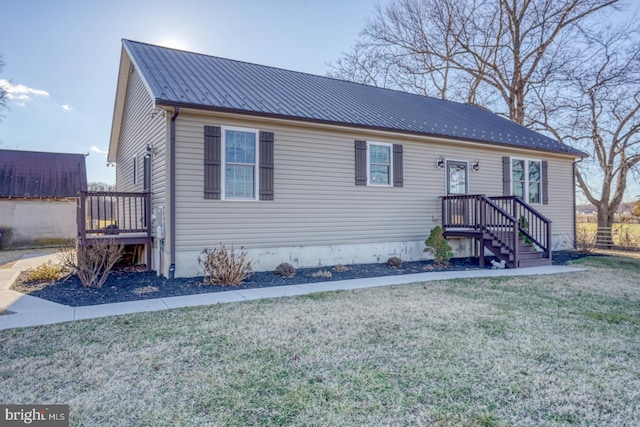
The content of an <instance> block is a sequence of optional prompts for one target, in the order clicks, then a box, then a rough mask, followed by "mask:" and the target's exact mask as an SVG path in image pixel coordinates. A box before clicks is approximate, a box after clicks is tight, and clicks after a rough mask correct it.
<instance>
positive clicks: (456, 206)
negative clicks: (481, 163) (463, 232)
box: [447, 160, 469, 226]
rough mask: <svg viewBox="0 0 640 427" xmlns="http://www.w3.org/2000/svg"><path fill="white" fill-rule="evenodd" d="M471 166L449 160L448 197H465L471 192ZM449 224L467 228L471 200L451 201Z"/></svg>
mask: <svg viewBox="0 0 640 427" xmlns="http://www.w3.org/2000/svg"><path fill="white" fill-rule="evenodd" d="M468 169H469V164H468V163H467V162H460V161H455V160H447V196H463V195H466V194H467V193H468V192H469V174H468ZM448 216H449V218H447V219H448V220H449V221H448V222H449V224H452V225H457V226H466V225H467V223H468V221H467V219H468V218H469V200H467V199H460V200H451V201H450V203H449V212H448Z"/></svg>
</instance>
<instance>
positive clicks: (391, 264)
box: [387, 256, 402, 268]
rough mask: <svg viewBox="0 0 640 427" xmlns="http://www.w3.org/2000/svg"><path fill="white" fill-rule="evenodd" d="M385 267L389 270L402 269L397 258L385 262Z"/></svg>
mask: <svg viewBox="0 0 640 427" xmlns="http://www.w3.org/2000/svg"><path fill="white" fill-rule="evenodd" d="M387 265H388V266H389V267H391V268H400V267H402V260H401V259H400V258H398V257H397V256H392V257H391V258H389V259H388V260H387Z"/></svg>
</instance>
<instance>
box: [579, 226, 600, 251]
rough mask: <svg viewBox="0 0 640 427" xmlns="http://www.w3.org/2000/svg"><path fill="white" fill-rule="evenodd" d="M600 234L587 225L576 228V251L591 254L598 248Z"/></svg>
mask: <svg viewBox="0 0 640 427" xmlns="http://www.w3.org/2000/svg"><path fill="white" fill-rule="evenodd" d="M597 234H598V232H597V231H595V230H594V229H591V228H590V227H588V226H587V225H585V224H578V225H577V227H576V249H577V250H578V251H580V252H586V253H590V252H591V251H592V250H593V249H594V248H595V247H596V236H597Z"/></svg>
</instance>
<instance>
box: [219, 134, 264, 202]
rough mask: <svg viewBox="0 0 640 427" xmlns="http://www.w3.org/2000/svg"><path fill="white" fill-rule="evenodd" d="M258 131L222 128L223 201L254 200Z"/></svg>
mask: <svg viewBox="0 0 640 427" xmlns="http://www.w3.org/2000/svg"><path fill="white" fill-rule="evenodd" d="M257 141H258V131H256V130H252V129H238V128H223V141H222V144H223V152H224V175H223V180H224V182H223V188H224V198H225V199H236V200H255V199H256V192H257V176H256V158H257V157H258V156H257V152H258V145H257Z"/></svg>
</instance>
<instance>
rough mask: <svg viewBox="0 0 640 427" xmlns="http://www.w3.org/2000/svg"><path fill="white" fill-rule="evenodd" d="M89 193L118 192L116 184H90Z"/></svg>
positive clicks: (88, 185)
mask: <svg viewBox="0 0 640 427" xmlns="http://www.w3.org/2000/svg"><path fill="white" fill-rule="evenodd" d="M87 187H88V190H89V191H116V186H115V184H107V183H106V182H99V181H97V182H90V183H89V184H87Z"/></svg>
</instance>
